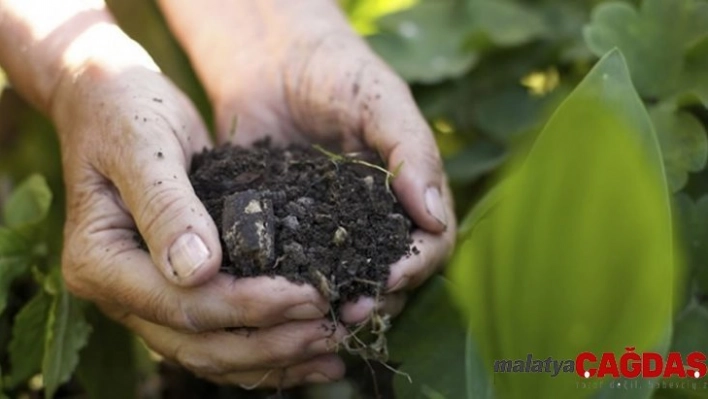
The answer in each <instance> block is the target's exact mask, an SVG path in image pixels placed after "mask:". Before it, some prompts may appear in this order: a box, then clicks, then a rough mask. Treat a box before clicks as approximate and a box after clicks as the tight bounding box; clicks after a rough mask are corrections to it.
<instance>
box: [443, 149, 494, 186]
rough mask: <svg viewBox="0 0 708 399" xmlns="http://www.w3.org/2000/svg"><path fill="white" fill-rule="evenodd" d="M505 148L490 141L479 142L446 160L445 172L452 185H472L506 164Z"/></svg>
mask: <svg viewBox="0 0 708 399" xmlns="http://www.w3.org/2000/svg"><path fill="white" fill-rule="evenodd" d="M505 157H506V152H505V151H504V148H503V147H502V146H500V145H498V144H496V143H493V142H491V141H488V140H482V141H478V142H477V143H474V144H472V145H471V146H469V147H467V148H465V149H464V150H462V151H460V152H459V153H457V154H455V155H454V156H452V157H450V158H448V159H446V160H445V171H446V172H447V176H448V178H449V179H450V182H452V183H470V182H472V181H474V180H476V179H478V178H479V177H481V176H482V175H484V174H486V173H489V172H491V171H493V170H494V169H496V168H497V167H498V166H500V165H501V164H502V162H504V159H505Z"/></svg>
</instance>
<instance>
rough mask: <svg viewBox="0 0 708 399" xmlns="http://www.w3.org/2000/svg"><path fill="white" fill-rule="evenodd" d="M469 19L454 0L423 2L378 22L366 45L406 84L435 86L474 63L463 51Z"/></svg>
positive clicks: (475, 59)
mask: <svg viewBox="0 0 708 399" xmlns="http://www.w3.org/2000/svg"><path fill="white" fill-rule="evenodd" d="M469 24H470V19H469V17H468V14H467V13H465V12H464V9H461V7H460V5H459V4H458V3H457V2H455V1H454V0H441V1H435V2H423V3H420V4H418V5H416V6H415V7H412V8H410V9H407V10H405V11H402V12H398V13H395V14H390V15H387V16H385V17H383V18H381V19H380V20H379V22H378V27H379V33H378V34H376V35H373V36H370V37H368V41H369V44H370V45H371V47H372V48H373V49H374V51H376V52H377V53H378V54H379V55H381V57H383V58H384V59H385V60H386V61H387V62H388V63H389V64H390V65H391V66H392V67H393V68H394V69H395V70H396V71H397V72H398V73H399V74H400V75H401V77H403V78H404V79H406V80H407V81H409V82H422V83H435V82H439V81H441V80H443V79H447V78H452V77H456V76H460V75H462V74H464V73H465V72H467V71H468V70H469V69H470V68H471V67H472V66H473V65H474V64H475V62H476V61H477V54H476V53H474V52H472V51H470V50H467V49H465V48H464V41H465V39H466V37H467V35H468V32H469V30H468V29H469Z"/></svg>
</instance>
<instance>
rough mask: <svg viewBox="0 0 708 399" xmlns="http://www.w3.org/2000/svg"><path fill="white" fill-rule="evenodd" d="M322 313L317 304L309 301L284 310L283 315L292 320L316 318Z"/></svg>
mask: <svg viewBox="0 0 708 399" xmlns="http://www.w3.org/2000/svg"><path fill="white" fill-rule="evenodd" d="M323 315H324V312H322V311H321V310H320V309H318V308H317V306H315V305H313V304H311V303H303V304H300V305H297V306H293V307H292V308H290V309H288V310H286V311H285V317H287V318H288V319H292V320H310V319H318V318H320V317H322V316H323Z"/></svg>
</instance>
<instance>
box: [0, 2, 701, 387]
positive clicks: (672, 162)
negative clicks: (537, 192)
mask: <svg viewBox="0 0 708 399" xmlns="http://www.w3.org/2000/svg"><path fill="white" fill-rule="evenodd" d="M108 3H109V5H110V7H111V8H112V10H113V11H114V13H115V15H116V18H117V19H118V21H119V23H120V24H121V25H122V26H123V28H124V29H125V30H126V31H127V32H128V33H129V34H130V35H131V36H132V37H134V38H135V39H136V40H137V41H139V42H140V43H142V44H143V45H144V46H145V48H146V49H147V50H148V51H149V52H150V53H151V54H152V55H153V57H154V58H155V60H156V61H157V63H158V64H159V65H160V67H161V68H162V70H163V71H164V72H165V74H167V75H168V76H170V77H171V78H172V79H173V80H174V82H175V83H176V84H177V85H178V86H179V87H180V88H182V89H183V90H184V91H185V92H186V93H187V94H188V95H189V96H190V97H191V98H192V99H193V101H194V102H195V104H196V105H197V107H198V109H199V110H200V111H201V113H202V115H203V117H204V119H205V121H207V123H211V119H212V118H211V115H212V114H211V108H210V105H209V104H208V102H207V100H206V96H205V95H204V92H203V90H202V88H201V87H200V85H199V83H198V81H197V79H196V77H195V75H194V73H193V71H192V70H191V68H190V65H189V62H188V60H187V58H186V56H185V55H184V53H183V52H182V51H181V49H180V48H179V47H178V46H177V44H176V42H175V40H174V39H173V38H172V37H171V36H170V33H169V31H168V30H167V28H166V26H165V23H164V21H163V20H162V18H161V16H160V13H159V11H158V9H157V7H156V6H155V4H154V2H153V1H138V0H123V1H118V0H109V1H108ZM340 3H341V6H342V8H343V10H344V11H345V12H346V13H347V15H348V16H349V18H350V21H351V23H352V25H353V26H354V28H355V29H356V30H357V31H358V32H359V33H360V34H361V35H362V36H364V37H365V40H367V41H368V42H369V44H370V45H371V46H372V48H373V49H374V50H375V51H377V52H378V53H379V54H380V55H381V57H382V58H384V59H385V60H386V61H387V62H389V63H390V65H391V66H393V67H394V68H395V70H396V71H397V72H398V73H399V74H400V75H401V76H402V77H403V78H404V79H406V80H407V81H408V82H409V84H410V87H411V89H412V91H413V94H414V96H415V98H416V100H417V102H418V104H419V106H420V108H421V110H422V112H423V113H424V115H425V116H426V118H427V120H428V121H429V122H430V125H431V127H432V129H433V131H434V134H435V137H436V140H437V142H438V145H439V147H440V150H441V152H442V154H443V157H444V160H445V168H446V171H447V173H448V175H449V178H450V182H451V184H452V187H453V192H454V196H455V200H456V215H457V217H458V219H460V220H463V219H465V216H466V215H468V213H469V214H470V217H472V218H473V219H474V218H477V216H476V215H479V214H481V213H480V211H479V210H480V209H482V210H484V206H487V204H489V203H490V202H489V200H488V198H490V197H489V195H490V193H491V192H493V190H492V191H490V190H489V189H490V187H494V186H495V183H496V180H495V179H493V178H491V177H492V176H494V174H495V172H497V171H498V170H500V168H503V167H504V166H505V165H507V164H508V161H509V160H510V159H512V158H511V157H512V155H514V153H515V149H516V148H524V144H527V143H531V142H533V141H534V139H535V138H536V137H538V135H539V134H540V133H541V132H542V131H543V130H544V127H546V126H547V123H548V121H549V118H551V116H552V115H554V113H557V112H559V111H558V109H559V106H560V105H561V104H563V103H564V101H565V100H567V99H568V97H569V96H570V95H571V93H573V92H574V90H576V89H577V88H578V85H579V83H580V82H581V81H583V80H584V79H589V78H588V73H589V72H590V71H591V69H592V68H593V67H595V66H596V63H597V61H598V59H600V57H602V56H604V55H606V54H607V53H608V52H610V51H611V50H613V49H615V48H617V49H619V50H620V51H621V54H622V56H621V57H620V58H621V66H620V67H619V69H615V70H614V72H612V71H605V70H603V71H604V73H607V74H609V75H607V76H611V77H613V79H616V80H614V81H613V82H621V84H620V83H618V84H617V85H618V86H616V87H615V86H612V85H603V84H602V83H601V82H600V83H596V85H595V86H593V87H594V90H595V91H596V92H602V93H605V92H611V91H612V90H613V87H614V88H615V89H617V88H619V89H617V90H620V91H623V92H624V93H627V96H625V97H622V98H621V99H620V100H617V101H615V102H614V103H613V105H614V109H615V110H616V111H617V112H619V113H620V114H621V115H620V116H624V115H626V114H627V113H629V112H639V113H640V114H642V115H644V116H645V117H646V123H647V125H646V126H651V128H650V129H649V130H648V131H649V132H650V133H648V134H650V135H652V137H654V139H655V140H656V143H658V146H659V147H658V148H659V149H660V150H659V152H658V154H660V155H659V157H660V162H661V164H662V165H661V167H662V169H663V171H664V172H665V179H666V180H665V181H666V184H667V189H668V191H667V192H668V193H669V194H670V198H669V200H670V202H671V204H672V206H673V217H674V226H673V228H674V229H675V230H676V234H677V235H678V236H680V237H681V239H680V240H678V241H677V242H676V249H677V251H678V252H679V253H681V254H685V259H684V260H685V262H686V264H687V266H688V267H687V272H686V276H687V278H686V279H685V287H682V288H685V289H683V290H681V291H680V292H682V293H683V294H682V296H681V297H680V299H679V300H678V303H676V304H675V308H676V309H677V310H676V311H675V312H674V314H673V316H672V319H673V323H672V324H673V326H672V327H670V326H669V327H670V328H668V329H669V330H671V334H669V335H668V337H666V339H665V341H666V342H665V343H664V344H665V345H663V346H662V344H661V343H659V342H657V343H656V344H657V345H658V347H660V348H663V349H662V350H667V349H669V348H671V349H672V350H678V351H681V352H684V353H686V352H690V351H693V350H701V351H703V352H708V310H707V309H706V307H705V298H706V294H708V264H706V259H707V257H706V256H707V255H708V172H706V171H705V166H706V159H707V158H708V139H707V136H706V130H705V129H706V124H707V123H708V112H707V111H706V107H707V106H708V1H704V0H643V1H639V0H635V1H621V0H614V1H603V0H572V1H569V0H340ZM622 68H625V69H626V71H627V74H626V77H627V79H625V80H622V79H621V77H622V76H624V75H622V72H621V71H622V70H624V69H622ZM617 71H619V72H617ZM603 76H604V75H603ZM0 79H2V77H1V76H0ZM3 83H4V79H3ZM3 86H7V85H6V84H3ZM599 98H601V99H603V101H604V99H606V97H603V96H599ZM635 99H636V100H637V102H636V103H635V102H633V101H634V100H635ZM613 101H614V100H613ZM627 110H633V111H627ZM608 112H609V111H608ZM572 115H576V114H572ZM588 115H592V113H589V114H582V113H580V114H577V115H576V116H575V117H576V118H577V131H578V132H580V133H582V132H586V131H588V128H587V126H586V124H588V122H592V120H589V119H584V118H589V116H588ZM644 116H642V117H644ZM563 126H564V129H565V131H568V132H569V134H570V133H573V130H575V128H574V125H573V123H572V120H571V123H567V124H565V125H563ZM592 126H602V125H601V124H600V125H592ZM544 134H545V133H544ZM606 145H611V142H608V143H607V144H606ZM567 155H568V157H572V156H573V154H567ZM557 167H558V168H563V164H557ZM598 173H600V172H599V171H598ZM603 173H611V171H609V172H608V171H605V172H603ZM31 176H32V177H31ZM39 176H42V177H39ZM628 178H629V177H628ZM22 182H24V183H22ZM21 183H22V184H21ZM576 183H577V185H579V187H580V185H583V184H584V182H583V181H577V182H576ZM585 188H587V187H585ZM567 189H568V190H573V189H574V187H573V186H569V187H567ZM13 191H14V194H11V193H12V192H13ZM48 193H49V194H48ZM63 193H64V191H63V185H62V179H61V165H60V156H59V150H58V142H57V139H56V136H55V135H54V132H53V130H52V126H51V124H50V123H49V122H48V121H47V120H46V119H44V118H43V117H42V116H41V115H39V114H38V113H37V112H36V111H34V110H32V109H30V108H29V107H27V105H26V104H25V103H24V102H23V101H22V100H21V99H20V98H18V97H17V95H16V94H15V93H14V92H13V91H12V90H11V89H10V88H7V87H6V89H5V90H4V91H3V93H2V95H1V96H0V205H2V206H3V207H4V209H5V211H4V214H5V215H9V214H15V213H18V212H20V213H23V214H27V215H29V216H28V217H27V219H26V220H19V221H16V223H15V224H14V225H11V223H9V221H8V218H7V216H5V217H3V219H2V222H3V224H4V226H5V227H3V228H0V303H3V304H4V303H5V302H6V304H7V306H2V307H0V312H1V313H0V376H2V378H0V392H2V391H3V388H4V392H6V393H7V394H8V395H10V396H11V397H25V398H30V397H38V395H39V392H45V393H47V392H48V393H49V394H51V393H54V392H57V395H58V396H61V397H74V396H77V397H80V396H81V395H88V396H89V397H92V398H111V397H116V398H127V397H134V396H135V395H134V393H135V392H136V391H137V390H138V389H139V390H140V394H141V397H157V396H158V394H159V392H160V391H161V390H163V388H164V386H163V388H160V383H163V385H164V383H165V381H167V385H169V384H171V383H173V382H174V379H173V380H170V379H169V378H167V377H165V375H166V374H165V369H164V366H157V365H156V362H155V359H154V358H151V357H150V355H149V353H148V352H147V351H146V350H145V349H144V348H143V347H142V346H141V345H140V344H139V343H138V342H137V341H136V340H135V339H134V337H132V336H130V335H128V334H127V333H126V332H125V331H123V330H122V329H121V328H119V327H117V326H116V325H115V324H113V323H112V322H110V321H108V320H106V319H105V318H103V317H102V316H101V315H100V314H99V313H98V312H96V310H95V309H93V308H92V307H91V306H89V305H87V304H84V303H82V302H78V301H75V302H74V300H73V299H71V298H70V296H69V295H68V294H67V293H66V292H65V291H64V289H63V286H62V284H61V280H60V277H59V274H58V273H57V271H58V267H59V255H60V250H61V231H62V222H63V218H64V216H63V212H64V211H63V210H64V203H63V198H64V195H63ZM631 193H632V192H629V194H631ZM47 195H49V196H50V198H51V201H47ZM630 197H631V195H629V196H628V197H627V198H625V197H622V198H624V200H626V201H633V200H636V199H631V198H630ZM492 198H493V197H492ZM480 199H483V200H482V201H480ZM575 200H576V201H580V200H582V199H575ZM492 202H493V201H492ZM26 204H36V205H37V206H34V207H31V209H29V208H26ZM566 205H567V204H566ZM630 205H631V204H630ZM546 206H549V205H548V204H546ZM45 208H46V209H45ZM475 212H476V213H475ZM39 219H41V220H42V222H41V223H40V222H39ZM468 220H469V218H468ZM475 220H476V219H475ZM529 220H533V219H532V218H531V217H529ZM552 220H553V219H550V220H549V221H548V223H551V222H552ZM468 226H469V225H468ZM463 227H465V225H463ZM527 227H528V226H527ZM28 231H29V233H28ZM520 231H524V230H523V229H522V230H520ZM469 234H470V232H469V231H461V232H460V243H464V242H466V238H468V235H469ZM18 237H19V238H18ZM3 240H4V241H3ZM13 240H14V241H13ZM14 242H22V243H23V244H14ZM461 248H462V249H460V250H458V252H457V254H456V255H455V258H454V259H453V264H458V265H459V264H462V263H464V262H465V261H466V260H465V259H467V258H465V256H466V255H469V254H468V253H466V252H464V251H465V248H467V246H465V245H463V246H462V247H461ZM601 249H602V248H601ZM635 258H636V259H633V260H631V261H630V262H629V263H632V265H633V266H632V267H634V269H631V270H635V271H636V270H641V265H638V262H639V261H640V260H641V259H640V257H635ZM17 262H19V263H17ZM18 264H19V265H21V267H15V268H14V269H13V268H11V266H13V265H18ZM17 270H21V271H22V273H18V272H17ZM615 272H616V270H615V271H613V270H609V268H603V269H602V270H598V271H597V274H594V275H592V278H597V279H598V280H596V281H608V283H606V284H604V283H589V284H576V285H574V286H573V288H572V291H570V295H573V296H575V297H577V298H581V297H584V296H587V295H590V296H592V294H596V293H597V292H598V289H599V288H598V287H600V285H602V287H601V288H602V289H603V290H606V292H610V293H613V294H617V293H619V292H621V291H622V290H623V289H625V288H626V287H623V285H622V283H621V282H618V283H609V281H615V280H614V278H615V277H616V275H613V273H615ZM639 272H641V271H639ZM526 273H533V269H531V268H528V270H526ZM543 273H545V274H543V275H542V276H541V278H539V279H536V280H534V281H537V285H538V287H534V288H536V289H544V286H545V285H546V284H549V285H552V284H556V283H554V281H555V280H554V278H555V277H554V276H555V275H556V273H555V272H554V271H553V270H550V271H548V270H546V271H544V272H543ZM602 273H605V274H604V275H603V274H602ZM622 275H624V276H627V274H626V273H625V274H622ZM577 277H578V276H577V275H575V277H574V275H572V273H571V274H569V275H568V276H566V278H568V279H570V280H572V279H573V278H577ZM627 278H631V275H629V277H627ZM564 281H565V280H564ZM683 281H684V280H680V282H681V283H682V284H683ZM652 283H653V284H654V285H656V286H658V287H659V288H661V287H663V288H665V289H666V290H669V291H670V290H671V289H672V286H671V285H672V284H671V282H670V281H657V280H656V279H655V280H653V281H652ZM449 284H450V283H449V282H448V281H447V280H443V279H441V278H435V279H433V280H432V281H431V282H430V284H428V285H427V286H426V287H425V288H424V289H423V290H421V291H420V293H419V294H418V295H417V296H416V297H415V298H413V300H412V301H411V303H410V304H409V306H408V309H407V311H406V312H405V313H404V315H403V316H402V317H400V318H399V319H398V320H397V321H396V323H395V327H394V330H393V331H392V332H391V335H390V337H389V343H390V351H391V356H392V360H393V361H394V362H393V363H392V364H393V365H396V366H400V369H401V371H403V372H406V373H408V374H410V376H411V377H412V379H413V383H412V384H410V383H408V381H407V379H406V378H404V377H403V376H396V377H395V378H394V380H393V388H391V387H389V389H393V390H395V392H396V393H397V397H400V398H418V397H419V398H453V399H454V398H478V397H480V398H492V397H503V396H495V395H500V393H499V392H504V390H502V391H499V390H495V389H494V387H493V385H494V381H493V378H491V376H490V375H489V374H488V371H487V369H488V365H487V363H485V360H483V359H484V355H483V352H484V350H480V348H481V349H485V346H486V345H488V344H489V343H488V342H486V341H485V342H477V341H476V340H477V339H482V338H481V337H479V336H474V335H471V334H468V333H467V332H466V331H467V329H466V324H465V323H466V322H465V321H464V320H465V319H464V318H463V316H462V315H461V314H460V313H459V312H458V311H457V309H458V308H457V307H456V306H455V304H454V302H453V298H452V297H450V295H449V292H450V287H449ZM662 284H663V285H662ZM603 292H604V291H603ZM577 298H576V299H577ZM521 299H523V298H521ZM635 299H636V298H635ZM637 303H641V301H639V302H637ZM30 305H31V306H30ZM536 305H537V306H542V305H543V306H545V307H544V310H543V311H539V312H537V313H533V312H531V313H533V314H535V315H537V316H539V317H546V316H548V314H549V313H548V312H550V313H553V312H561V311H562V309H561V308H554V306H553V305H552V304H548V303H536ZM3 308H4V311H3ZM608 311H614V310H608ZM544 312H546V313H544ZM511 313H513V312H511ZM565 316H566V315H565V314H561V316H559V318H560V319H562V318H563V317H565ZM620 316H622V314H620ZM504 317H508V318H513V317H520V316H518V315H514V314H508V315H504ZM58 320H59V321H62V320H64V321H66V323H64V324H62V323H59V322H58ZM603 322H607V321H606V320H605V321H603ZM598 323H599V321H598ZM512 324H513V323H512ZM87 326H90V327H87ZM606 327H607V326H604V325H599V324H598V325H596V326H595V327H594V328H595V329H597V330H599V329H604V328H606ZM546 328H548V329H549V330H550V329H552V328H554V326H546ZM30 331H31V332H32V333H30ZM538 333H539V334H548V333H549V332H548V331H546V330H542V331H539V332H538ZM23 336H28V337H30V338H33V339H35V340H34V341H31V340H30V341H27V340H23V339H20V337H23ZM566 338H567V337H566ZM517 339H518V340H519V342H521V341H522V340H523V339H524V338H523V337H518V338H517ZM564 339H565V338H564V336H563V335H559V336H555V338H554V340H555V342H562V341H563V340H564ZM28 342H29V343H28ZM36 342H42V343H43V345H39V346H38V345H37V343H36ZM33 343H34V346H33V345H32V344H33ZM32 347H34V348H35V349H34V350H30V349H31V348H32ZM36 348H40V349H36ZM56 353H63V354H64V355H63V356H62V357H60V358H59V359H58V361H52V356H51V355H52V354H56ZM485 365H486V366H485ZM75 370H76V373H74V371H75ZM377 370H378V369H377ZM181 378H186V377H184V376H182V377H181ZM364 378H366V377H364ZM387 378H391V376H390V375H388V377H387ZM354 380H356V378H354ZM354 382H356V381H354ZM511 384H513V383H511ZM136 387H139V388H136ZM172 388H173V393H174V392H175V389H174V386H173V387H172ZM385 388H386V387H385V386H384V387H381V389H385ZM538 389H540V388H538ZM359 390H360V387H358V385H357V384H352V383H351V380H350V381H345V382H343V383H340V384H333V385H331V386H322V387H313V388H308V389H305V390H301V391H298V393H297V395H300V396H302V397H311V398H327V397H338V398H339V397H341V398H358V397H364V396H362V394H361V393H360V392H359ZM176 391H179V389H176ZM510 391H514V389H511V390H510ZM185 392H188V391H185ZM209 392H211V393H212V394H213V395H214V397H216V396H217V393H214V392H217V391H209ZM183 393H184V392H183ZM566 394H567V395H571V396H572V397H587V396H588V395H591V394H592V395H595V397H602V398H615V397H622V398H648V397H665V398H682V397H685V398H689V397H708V389H703V390H700V389H698V390H697V389H644V390H635V391H629V392H624V391H620V390H609V391H608V390H601V391H600V392H590V391H588V392H580V391H574V392H572V393H570V394H568V393H567V392H566ZM0 395H1V393H0ZM229 395H231V396H229V397H239V396H233V395H236V394H234V393H230V394H229ZM241 395H245V394H244V393H243V392H242V393H241ZM183 397H184V396H183ZM243 397H250V396H243ZM529 397H533V396H529ZM564 397H569V396H564Z"/></svg>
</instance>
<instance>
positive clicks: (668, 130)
mask: <svg viewBox="0 0 708 399" xmlns="http://www.w3.org/2000/svg"><path fill="white" fill-rule="evenodd" d="M649 116H650V117H651V120H652V122H653V123H654V127H655V129H656V133H657V136H658V138H659V144H660V145H661V151H662V154H663V159H664V165H666V175H667V179H668V182H669V186H670V188H671V190H672V191H674V192H676V191H678V190H680V189H682V188H683V187H684V186H685V185H686V182H687V181H688V172H698V171H701V170H702V169H703V168H704V167H705V166H706V160H707V159H708V138H706V131H705V129H704V128H703V125H702V124H701V122H700V121H699V120H698V119H696V117H694V116H693V115H691V114H690V113H688V112H686V111H682V110H680V109H677V107H676V105H675V104H674V103H673V102H664V103H660V104H658V105H655V106H653V107H651V108H650V109H649Z"/></svg>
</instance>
